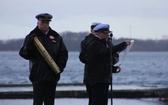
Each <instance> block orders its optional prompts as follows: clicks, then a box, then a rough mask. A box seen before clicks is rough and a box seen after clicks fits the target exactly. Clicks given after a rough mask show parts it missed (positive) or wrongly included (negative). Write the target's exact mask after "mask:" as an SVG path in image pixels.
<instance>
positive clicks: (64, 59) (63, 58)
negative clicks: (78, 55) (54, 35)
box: [58, 37, 68, 72]
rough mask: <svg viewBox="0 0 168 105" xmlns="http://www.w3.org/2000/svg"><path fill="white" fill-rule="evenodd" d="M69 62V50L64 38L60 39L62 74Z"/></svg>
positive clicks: (59, 64) (59, 60)
mask: <svg viewBox="0 0 168 105" xmlns="http://www.w3.org/2000/svg"><path fill="white" fill-rule="evenodd" d="M67 60H68V50H67V48H66V46H65V44H64V42H63V39H62V37H60V52H59V59H58V66H59V68H60V70H61V72H63V70H64V68H65V66H66V63H67Z"/></svg>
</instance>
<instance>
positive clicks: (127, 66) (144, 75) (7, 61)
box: [0, 52, 168, 86]
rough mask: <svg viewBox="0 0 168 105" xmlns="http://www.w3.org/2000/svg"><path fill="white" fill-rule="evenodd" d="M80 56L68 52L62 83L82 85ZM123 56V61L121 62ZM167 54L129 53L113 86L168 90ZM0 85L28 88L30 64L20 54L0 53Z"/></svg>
mask: <svg viewBox="0 0 168 105" xmlns="http://www.w3.org/2000/svg"><path fill="white" fill-rule="evenodd" d="M78 55H79V52H69V59H68V63H67V66H66V68H65V71H64V72H63V73H62V76H61V79H60V81H59V83H83V66H84V65H83V64H82V63H81V62H80V61H79V59H78ZM122 55H123V54H122V53H121V55H120V59H121V58H122ZM167 62H168V52H130V53H129V54H128V55H127V56H126V58H125V59H124V62H123V64H122V66H121V67H122V71H121V72H120V73H118V74H113V84H114V85H126V86H130V85H133V86H168V67H167V65H168V64H167ZM0 65H1V66H0V75H1V76H0V84H29V83H30V81H29V79H28V77H29V70H28V61H27V60H24V59H23V58H21V57H20V56H19V55H18V52H0Z"/></svg>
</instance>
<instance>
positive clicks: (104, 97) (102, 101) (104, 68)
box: [86, 24, 130, 105]
mask: <svg viewBox="0 0 168 105" xmlns="http://www.w3.org/2000/svg"><path fill="white" fill-rule="evenodd" d="M93 31H94V35H93V37H92V38H91V39H90V42H89V43H86V46H87V47H86V51H87V69H88V70H87V71H88V72H87V75H88V80H87V82H88V85H89V86H90V93H91V94H92V97H91V100H90V102H91V103H90V104H89V105H107V104H108V88H109V85H110V84H111V70H110V53H112V54H113V53H117V52H119V51H122V50H123V49H125V47H126V46H127V45H128V44H130V41H125V42H122V43H120V44H118V45H117V46H112V43H109V41H108V40H107V39H108V38H109V35H110V34H111V32H112V31H110V30H109V24H98V25H97V26H95V27H94V28H93ZM110 46H112V51H113V52H110ZM113 72H114V71H113Z"/></svg>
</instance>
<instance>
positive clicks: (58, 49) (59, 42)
mask: <svg viewBox="0 0 168 105" xmlns="http://www.w3.org/2000/svg"><path fill="white" fill-rule="evenodd" d="M33 34H35V35H36V36H37V38H38V39H39V40H40V42H41V43H42V45H43V46H44V47H45V49H46V50H47V51H48V53H49V54H50V56H51V57H52V58H53V60H54V61H55V62H56V64H57V65H58V67H59V68H60V70H61V72H63V70H64V68H65V66H66V63H67V59H68V51H67V48H66V46H65V44H64V42H63V39H62V37H61V36H60V35H59V34H58V33H57V32H55V31H54V30H52V29H51V28H49V32H48V33H47V35H46V34H43V33H42V32H41V31H40V30H39V29H38V27H36V28H35V29H34V30H32V31H31V32H30V33H29V34H28V35H27V36H26V38H25V40H24V43H23V46H22V47H21V49H20V51H19V55H20V56H21V57H23V58H25V59H27V60H29V69H30V76H29V79H30V81H31V82H33V83H38V82H42V81H52V82H55V83H57V82H58V80H59V79H60V74H57V75H56V74H55V73H54V71H53V70H52V69H51V68H50V66H49V65H48V64H47V62H46V61H45V60H44V58H43V57H42V56H41V54H40V53H39V51H38V50H37V48H36V46H35V45H34V43H33V39H32V35H33Z"/></svg>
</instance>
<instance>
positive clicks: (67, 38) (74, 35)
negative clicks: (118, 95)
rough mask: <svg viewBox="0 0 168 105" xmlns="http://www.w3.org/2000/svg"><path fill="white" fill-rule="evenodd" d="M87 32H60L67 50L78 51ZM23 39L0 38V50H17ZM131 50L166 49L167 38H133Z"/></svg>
mask: <svg viewBox="0 0 168 105" xmlns="http://www.w3.org/2000/svg"><path fill="white" fill-rule="evenodd" d="M88 34H89V32H70V31H67V32H62V33H60V35H61V36H62V37H63V40H64V43H65V45H66V46H67V49H68V51H80V43H81V41H82V40H83V39H84V38H85V36H87V35H88ZM127 39H128V38H120V39H116V38H115V37H114V38H113V40H112V41H113V44H114V45H116V44H119V43H121V42H123V41H124V40H127ZM23 41H24V39H10V40H6V41H3V40H0V51H19V50H20V48H21V46H22V43H23ZM131 51H168V39H162V40H151V39H148V40H140V39H135V43H134V45H133V47H132V49H131Z"/></svg>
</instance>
